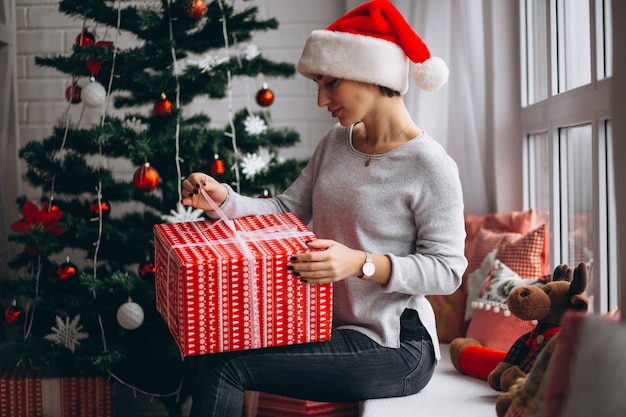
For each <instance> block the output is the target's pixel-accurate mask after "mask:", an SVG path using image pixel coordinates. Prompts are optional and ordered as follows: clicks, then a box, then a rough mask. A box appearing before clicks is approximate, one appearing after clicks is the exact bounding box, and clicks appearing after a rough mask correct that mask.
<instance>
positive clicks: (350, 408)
mask: <svg viewBox="0 0 626 417" xmlns="http://www.w3.org/2000/svg"><path fill="white" fill-rule="evenodd" d="M256 410H257V414H256V417H305V416H316V417H357V416H358V415H359V403H358V402H346V403H333V402H318V401H309V400H300V399H296V398H289V397H284V396H282V395H275V394H267V393H265V392H260V393H259V395H258V399H257V409H256Z"/></svg>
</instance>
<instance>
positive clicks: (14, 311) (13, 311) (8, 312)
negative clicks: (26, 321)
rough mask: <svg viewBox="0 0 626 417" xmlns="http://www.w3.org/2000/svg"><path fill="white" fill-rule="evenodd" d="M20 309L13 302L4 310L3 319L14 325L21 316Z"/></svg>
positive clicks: (14, 301)
mask: <svg viewBox="0 0 626 417" xmlns="http://www.w3.org/2000/svg"><path fill="white" fill-rule="evenodd" d="M22 311H23V310H22V308H21V307H19V306H18V305H17V301H16V300H13V302H12V303H11V305H10V306H8V307H7V308H6V309H5V310H4V319H5V320H6V322H7V323H9V324H16V323H17V321H18V320H19V319H20V317H21V315H22Z"/></svg>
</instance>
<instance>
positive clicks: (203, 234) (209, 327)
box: [154, 213, 332, 356]
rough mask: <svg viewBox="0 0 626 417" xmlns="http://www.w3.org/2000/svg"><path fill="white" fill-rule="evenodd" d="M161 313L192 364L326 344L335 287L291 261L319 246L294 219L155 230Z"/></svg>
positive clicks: (271, 218)
mask: <svg viewBox="0 0 626 417" xmlns="http://www.w3.org/2000/svg"><path fill="white" fill-rule="evenodd" d="M154 234H155V267H156V278H155V279H156V282H155V283H156V297H157V299H156V306H157V310H158V311H159V313H160V314H161V315H162V316H163V318H164V319H165V321H166V322H167V325H168V327H169V329H170V331H171V333H172V335H173V336H174V338H175V339H176V341H177V343H178V345H179V347H180V350H181V353H182V354H183V355H184V356H192V355H198V354H206V353H216V352H227V351H235V350H244V349H255V348H261V347H270V346H281V345H288V344H298V343H309V342H317V341H322V340H328V339H329V338H330V332H331V320H332V286H331V284H322V285H309V284H306V283H303V282H301V280H300V279H298V278H297V277H294V276H293V275H292V274H291V273H290V272H289V271H287V263H288V259H289V257H290V256H291V255H293V254H295V253H301V252H303V251H305V250H307V247H306V245H305V243H304V242H306V241H307V240H310V239H313V238H315V236H314V235H313V233H312V232H311V231H310V230H309V229H308V228H307V227H306V225H304V223H302V221H301V220H300V219H298V217H297V216H296V215H295V214H293V213H280V214H269V215H260V216H249V217H243V218H240V219H235V220H218V221H206V222H205V221H200V222H186V223H173V224H159V225H156V226H155V227H154Z"/></svg>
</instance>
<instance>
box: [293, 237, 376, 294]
mask: <svg viewBox="0 0 626 417" xmlns="http://www.w3.org/2000/svg"><path fill="white" fill-rule="evenodd" d="M307 246H308V247H309V249H310V251H308V252H304V253H299V254H295V255H292V256H291V257H290V258H289V264H288V266H287V268H288V269H290V270H291V272H292V273H293V274H294V275H295V276H297V277H299V278H300V279H302V280H303V281H306V282H308V283H310V284H327V283H330V282H336V281H341V280H342V279H346V278H348V277H350V276H354V275H359V274H360V273H361V267H362V265H363V263H364V262H365V252H363V251H362V250H355V249H350V248H348V247H347V246H344V245H342V244H340V243H338V242H335V241H334V240H330V239H316V240H312V241H310V242H307Z"/></svg>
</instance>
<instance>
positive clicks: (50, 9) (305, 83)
mask: <svg viewBox="0 0 626 417" xmlns="http://www.w3.org/2000/svg"><path fill="white" fill-rule="evenodd" d="M155 1H158V0H155ZM235 2H236V4H240V5H243V6H248V5H254V6H256V7H258V8H259V18H262V19H265V18H271V17H274V18H276V19H277V20H278V21H279V24H280V27H279V29H278V30H274V31H269V32H261V33H259V34H258V35H257V36H256V37H255V38H254V39H253V43H254V44H256V45H257V46H258V47H259V48H260V49H261V50H262V52H263V54H264V55H265V56H267V57H268V58H270V59H273V60H276V61H281V62H282V61H286V62H292V63H294V64H295V63H296V62H297V60H298V58H299V56H300V52H301V50H302V46H303V45H304V41H305V39H306V36H307V35H308V34H309V33H310V32H311V31H312V30H314V29H319V28H323V27H326V26H327V25H328V24H329V23H330V22H332V21H333V20H335V19H336V18H337V17H339V16H340V15H341V14H342V13H343V12H344V11H345V10H346V9H345V7H346V2H345V1H344V0H248V1H246V2H242V0H235ZM82 25H83V22H82V21H80V20H77V19H75V18H72V17H69V16H66V15H63V14H61V13H59V12H58V0H17V1H16V26H17V53H18V57H17V61H18V69H17V75H18V101H19V103H18V105H19V120H20V139H21V143H22V144H25V143H27V142H28V141H31V140H41V139H43V138H45V137H47V136H48V135H49V134H50V133H51V132H52V127H53V126H54V125H55V124H56V123H58V122H59V120H60V118H61V116H62V115H63V113H64V112H65V111H66V110H67V108H68V103H67V101H66V100H65V89H66V88H67V86H69V85H70V82H71V78H70V77H68V76H66V75H64V74H61V73H59V72H57V71H56V70H54V69H51V68H43V67H38V66H36V65H35V57H36V56H47V55H54V54H68V55H69V54H70V53H71V49H72V45H73V43H74V39H75V37H76V35H77V34H78V33H80V31H81V29H82ZM88 26H90V27H93V25H89V23H88ZM105 30H106V29H105V28H102V27H101V28H96V29H95V34H96V37H97V38H98V39H101V38H102V37H103V36H104V33H105ZM109 33H110V31H109ZM108 38H109V39H111V38H112V36H108ZM120 47H124V43H120ZM266 81H267V82H268V84H269V86H270V88H271V89H272V90H273V91H274V93H275V94H276V99H275V101H274V103H273V104H272V106H271V107H269V109H268V110H269V111H270V112H271V115H272V121H273V124H274V126H277V127H291V128H294V129H296V130H297V131H298V132H299V134H300V137H301V143H300V144H299V145H298V146H297V147H295V148H293V149H288V150H285V151H284V155H285V156H287V157H291V156H295V157H302V158H306V157H308V156H309V155H310V154H311V152H312V151H313V149H314V148H315V146H316V144H317V141H318V139H319V137H320V136H321V135H322V134H323V133H324V132H325V131H326V130H327V129H328V128H329V127H330V126H331V125H332V123H333V122H334V121H333V120H332V119H331V118H330V117H328V114H327V113H326V111H325V110H323V109H319V108H318V107H317V104H316V96H315V88H314V85H313V83H312V82H311V81H309V80H306V79H304V78H303V77H302V76H300V75H296V76H295V77H292V78H289V79H267V80H266ZM261 84H262V80H260V79H256V78H253V79H246V80H244V79H237V85H235V87H234V88H233V97H234V105H235V108H238V106H242V105H246V104H251V105H252V107H253V108H254V106H256V104H255V102H254V97H253V96H254V94H255V93H256V91H257V90H258V89H259V88H260V87H261ZM80 108H81V106H70V109H69V111H70V113H71V115H72V119H73V120H78V118H79V117H80ZM257 108H258V107H257ZM199 109H203V110H204V111H206V112H207V113H208V114H209V116H210V117H211V119H212V123H213V124H214V125H215V126H223V125H225V123H226V122H227V117H228V113H227V103H226V101H224V100H222V101H208V102H207V101H205V102H197V103H194V106H193V107H192V108H191V110H193V111H194V112H197V111H199ZM99 115H100V110H99V109H97V110H96V109H87V110H86V111H85V114H84V115H83V119H82V120H83V122H90V121H91V122H95V121H98V120H99ZM131 174H132V173H131ZM25 192H26V193H27V194H28V195H29V197H32V198H35V199H36V198H38V197H40V195H39V191H37V190H30V189H28V187H25Z"/></svg>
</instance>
